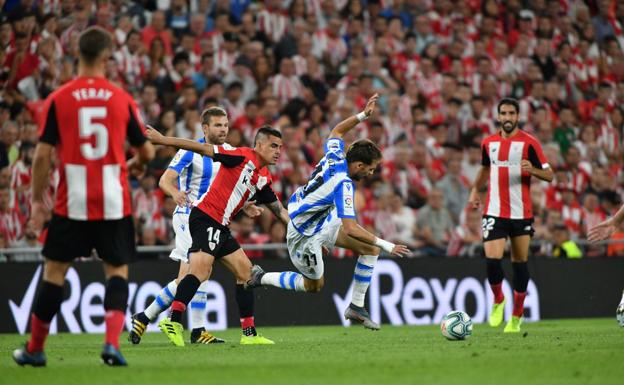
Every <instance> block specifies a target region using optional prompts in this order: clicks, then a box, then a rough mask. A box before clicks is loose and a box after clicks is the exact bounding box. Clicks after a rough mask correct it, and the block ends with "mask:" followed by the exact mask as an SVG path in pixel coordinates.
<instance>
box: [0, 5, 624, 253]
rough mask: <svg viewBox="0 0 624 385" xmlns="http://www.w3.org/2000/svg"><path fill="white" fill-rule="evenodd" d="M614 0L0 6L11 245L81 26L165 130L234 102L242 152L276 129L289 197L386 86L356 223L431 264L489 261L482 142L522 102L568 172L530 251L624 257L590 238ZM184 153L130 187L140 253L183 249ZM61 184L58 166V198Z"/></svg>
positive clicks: (609, 126) (609, 84) (596, 207)
mask: <svg viewBox="0 0 624 385" xmlns="http://www.w3.org/2000/svg"><path fill="white" fill-rule="evenodd" d="M2 3H4V4H2ZM617 3H618V2H617V1H609V0H602V1H575V0H558V1H546V0H532V1H519V0H507V1H496V0H483V1H481V0H455V1H452V0H435V1H433V0H405V1H400V0H367V1H364V0H283V1H282V0H267V1H264V2H259V1H254V2H251V1H248V0H205V1H202V0H190V1H186V0H147V1H134V2H130V1H120V0H99V1H97V0H95V1H94V0H41V1H37V0H29V1H28V0H23V1H10V0H9V1H4V2H3V1H1V0H0V8H1V9H2V16H1V19H0V44H1V45H2V47H1V48H2V49H0V64H1V68H0V85H1V86H2V91H1V93H0V128H1V133H0V248H5V247H23V246H36V245H38V244H39V239H40V234H37V232H36V231H35V229H34V228H33V226H32V224H31V223H30V222H29V221H28V217H29V183H30V165H31V162H32V157H33V152H34V146H35V145H36V142H37V126H38V113H39V111H40V109H41V106H42V102H43V100H44V99H45V98H46V96H47V95H49V94H50V93H51V92H53V91H54V90H55V89H56V88H58V87H59V86H60V85H62V84H63V83H65V82H66V81H68V80H69V79H71V78H72V77H73V76H74V75H75V71H76V61H77V38H78V35H79V33H80V32H81V31H82V30H84V29H85V28H86V27H87V26H89V25H99V26H101V27H103V28H105V29H107V30H109V31H110V32H111V33H112V34H113V36H114V38H115V41H116V44H117V49H116V52H115V53H114V54H113V55H112V57H111V58H110V62H109V66H108V76H109V78H110V79H111V80H113V81H114V82H115V83H116V84H118V85H119V86H121V87H123V88H125V89H126V90H128V91H129V92H130V93H131V94H133V95H134V97H135V99H136V101H137V103H138V104H139V108H140V110H141V113H142V116H143V118H144V120H145V121H146V122H147V123H148V124H151V125H153V126H154V127H156V128H157V129H158V130H160V131H162V132H163V133H167V134H168V135H174V136H178V137H184V138H199V137H200V136H201V135H202V131H201V124H200V114H201V111H202V110H203V109H204V108H206V107H209V106H212V105H220V106H223V107H225V108H226V109H227V111H228V114H229V121H230V132H229V136H228V142H229V143H230V144H231V145H233V146H243V145H250V144H252V143H251V141H252V138H253V136H254V129H255V128H257V127H259V126H260V125H262V124H271V125H273V126H275V127H276V128H279V129H280V130H281V131H282V133H283V135H284V150H283V154H282V157H281V159H280V161H279V163H278V165H277V166H276V167H275V168H274V169H273V170H272V172H273V178H274V190H275V191H277V192H280V198H281V199H282V201H284V202H286V201H287V199H288V197H289V196H290V194H291V193H292V192H293V191H294V189H295V188H296V187H298V186H300V185H302V184H305V181H306V179H307V177H308V175H309V174H310V173H311V170H312V168H313V167H314V165H315V164H316V162H317V161H318V160H319V159H320V158H321V157H322V155H323V154H322V149H323V145H322V143H323V140H324V137H326V136H327V134H328V133H329V130H330V129H331V127H333V126H334V125H335V124H336V123H338V122H339V121H340V120H342V119H344V118H346V117H348V116H350V115H353V114H354V113H356V112H358V111H360V110H361V109H362V108H363V107H364V104H365V102H366V100H367V99H368V98H369V97H370V96H371V95H372V94H373V93H375V92H378V93H379V94H380V95H381V99H380V103H379V106H380V107H379V111H377V113H376V116H375V117H374V118H373V119H371V120H370V121H367V122H366V123H362V124H360V125H359V126H358V128H357V129H356V130H355V132H354V133H353V135H350V137H349V138H348V140H347V141H352V140H355V139H357V138H361V137H368V138H370V139H371V140H373V141H374V142H376V143H377V144H378V145H379V146H380V147H381V148H382V150H383V153H384V162H383V164H382V166H381V167H380V170H379V172H378V173H377V174H376V175H375V177H374V178H373V179H371V180H368V181H364V182H360V183H359V184H358V192H357V194H358V195H357V199H356V206H357V212H358V215H359V219H360V223H363V224H364V225H365V226H367V227H369V228H371V229H374V232H376V233H379V234H380V235H381V236H382V237H383V238H384V239H387V240H389V241H393V242H395V241H396V242H398V243H402V244H406V245H408V246H409V247H410V248H412V249H413V250H414V255H416V256H424V255H430V256H442V255H448V256H465V257H473V256H480V255H481V251H480V247H481V213H480V212H476V211H472V210H469V209H467V201H468V190H469V186H470V184H471V183H472V180H473V178H474V177H475V174H476V172H477V170H478V168H479V166H480V164H481V147H480V143H481V139H482V137H483V136H484V135H489V134H492V133H494V132H495V131H496V130H497V127H496V124H495V121H496V120H495V119H496V105H497V102H498V100H499V99H500V98H501V97H504V96H513V97H515V98H517V99H518V100H520V118H521V125H522V128H523V129H524V130H525V131H527V132H529V133H531V134H533V135H535V136H536V137H538V138H539V140H540V141H541V143H542V146H543V147H544V151H545V153H546V156H547V158H548V160H549V162H550V164H551V165H552V167H553V168H554V170H555V172H556V177H555V181H554V182H553V183H552V184H550V185H548V184H545V183H543V182H539V181H536V180H534V185H533V186H532V188H531V194H532V200H533V205H534V213H535V223H534V228H535V239H536V240H542V241H544V242H541V243H538V244H536V246H535V247H534V250H533V255H542V256H548V257H551V256H559V257H564V256H567V257H570V258H572V257H579V256H581V255H582V256H602V255H609V256H622V255H624V244H618V243H615V244H611V245H609V246H608V247H604V246H592V247H585V246H583V245H581V246H582V247H578V246H577V244H576V242H577V240H579V239H583V238H584V237H585V234H586V232H587V230H588V228H589V227H591V226H592V225H594V224H596V223H598V222H600V221H602V220H604V219H605V218H606V216H608V215H610V214H613V213H614V210H617V208H618V207H619V205H620V203H621V198H622V196H623V195H622V194H624V189H623V187H624V173H623V168H622V166H623V164H622V163H623V162H622V155H623V153H624V148H623V137H622V136H623V129H624V110H623V109H622V107H621V106H623V105H624V51H623V49H622V47H623V46H624V32H623V30H622V28H623V26H624V6H623V5H622V4H619V5H618V4H617ZM174 154H175V151H174V150H173V149H171V148H167V147H161V148H159V149H158V150H157V157H156V159H155V160H154V161H153V162H152V163H151V164H150V167H149V169H148V171H147V173H146V174H145V175H144V176H142V177H141V178H139V179H136V178H135V179H133V181H132V182H133V187H134V193H133V201H134V202H133V203H134V217H135V220H136V224H137V226H136V228H137V239H138V240H139V244H141V245H169V244H171V243H172V240H173V231H172V227H171V215H172V212H173V209H174V206H175V204H174V203H173V201H172V199H171V198H168V197H165V196H163V194H162V192H161V191H160V190H159V189H158V178H159V177H160V175H161V174H162V173H163V172H164V170H165V169H166V167H167V165H168V163H169V161H170V160H171V158H172V157H173V156H174ZM534 179H535V178H534ZM54 185H55V174H53V175H51V177H50V188H49V198H50V200H49V202H50V204H51V202H52V200H51V197H52V196H53V194H54ZM232 228H233V230H234V232H235V233H236V234H237V237H238V240H239V242H241V243H252V244H262V243H281V242H284V239H285V233H286V230H285V227H284V225H283V224H282V223H280V222H279V221H277V220H275V219H274V218H273V216H272V214H270V213H269V212H268V210H265V213H264V214H263V215H262V216H261V217H260V218H259V219H257V220H254V219H251V218H248V217H244V216H242V217H239V218H238V219H237V221H236V222H235V224H234V225H233V227H232ZM614 238H619V239H624V228H623V229H621V231H620V232H618V233H616V234H615V236H614ZM285 252H286V251H285V250H284V251H282V250H277V251H269V252H259V251H249V252H248V255H249V256H250V257H285V256H286V255H285ZM335 256H336V257H344V256H345V255H337V254H336V255H335Z"/></svg>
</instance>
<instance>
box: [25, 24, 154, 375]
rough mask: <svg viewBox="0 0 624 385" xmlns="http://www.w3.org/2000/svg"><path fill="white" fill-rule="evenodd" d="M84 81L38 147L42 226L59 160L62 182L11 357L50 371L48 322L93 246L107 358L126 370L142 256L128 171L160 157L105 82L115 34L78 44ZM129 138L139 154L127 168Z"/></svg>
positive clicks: (68, 93) (50, 107)
mask: <svg viewBox="0 0 624 385" xmlns="http://www.w3.org/2000/svg"><path fill="white" fill-rule="evenodd" d="M78 46H79V52H80V57H79V64H78V77H77V78H76V79H74V80H73V81H71V82H69V83H67V84H65V85H64V86H62V87H61V88H59V89H58V90H56V91H55V92H54V93H52V94H51V95H50V96H49V97H48V99H47V100H46V102H45V108H44V113H43V114H44V115H43V117H44V119H43V123H42V126H41V129H40V131H39V132H40V133H39V144H37V147H36V149H35V157H34V162H33V177H32V189H33V190H32V215H33V219H34V220H35V222H36V223H37V224H38V225H39V226H40V225H41V224H42V222H43V217H44V215H45V208H44V204H43V194H44V190H45V189H46V187H47V186H48V175H49V171H50V168H51V166H52V160H51V158H52V151H53V150H54V149H56V154H57V157H58V160H59V171H60V181H59V186H58V190H57V193H56V202H55V206H54V215H53V216H52V220H51V222H50V225H49V230H48V236H47V238H46V241H45V244H44V246H43V251H42V254H43V255H44V257H45V265H44V270H43V282H42V284H41V286H40V287H39V290H38V293H37V300H36V302H35V304H34V311H33V314H32V316H31V321H30V327H31V336H30V340H29V341H28V342H27V343H26V346H24V347H23V348H21V349H17V350H15V351H14V352H13V359H14V360H15V362H17V363H18V364H19V365H32V366H45V365H46V356H45V354H44V351H43V348H44V343H45V340H46V337H47V335H48V331H49V327H50V322H51V321H52V318H53V317H54V315H55V314H56V313H57V312H58V310H59V308H60V306H61V302H63V285H64V282H65V274H66V273H67V270H68V269H69V267H70V266H71V262H72V261H73V260H74V259H75V258H77V257H83V256H88V255H91V251H92V250H93V249H94V248H95V250H97V254H98V257H99V258H101V259H102V261H103V262H104V274H105V276H106V294H105V296H104V309H105V310H106V315H105V317H104V318H105V322H106V336H105V343H104V348H103V350H102V353H101V358H102V360H103V361H104V363H105V364H107V365H111V366H123V365H126V364H127V363H126V360H125V359H124V357H123V356H122V354H121V352H120V351H119V335H120V334H121V331H122V329H123V326H124V318H125V311H126V306H127V303H128V281H127V279H128V265H127V263H128V262H130V261H132V260H133V259H134V257H135V255H136V248H135V243H134V237H135V232H134V224H133V221H132V207H131V199H130V187H129V186H128V167H129V165H132V166H133V167H137V169H140V168H141V166H144V165H145V164H146V163H147V162H148V161H149V160H150V159H151V158H153V156H154V149H153V147H152V145H151V143H149V142H147V140H146V137H145V128H144V126H143V123H142V121H141V119H140V118H139V116H138V109H137V106H136V105H135V103H134V101H133V100H132V98H131V97H130V95H128V94H127V93H126V92H125V91H123V90H122V89H120V88H118V87H116V86H114V85H113V84H111V83H110V82H109V81H108V80H107V79H106V78H105V70H106V64H107V62H108V58H109V57H110V55H111V54H112V50H113V41H112V37H111V36H110V34H109V33H108V32H106V31H105V30H103V29H101V28H98V27H93V28H89V29H87V30H85V31H84V32H83V33H82V34H81V35H80V38H79V40H78ZM126 139H127V140H128V141H129V142H130V144H131V145H132V146H134V147H135V148H136V149H137V155H136V156H135V158H133V159H132V163H130V162H129V163H128V164H126V159H125V148H124V144H125V142H126Z"/></svg>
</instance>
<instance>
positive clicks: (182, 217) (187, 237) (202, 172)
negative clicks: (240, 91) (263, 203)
mask: <svg viewBox="0 0 624 385" xmlns="http://www.w3.org/2000/svg"><path fill="white" fill-rule="evenodd" d="M201 119H202V130H203V131H204V138H202V139H199V140H198V142H199V143H208V144H214V145H223V146H224V148H227V149H233V147H231V146H229V145H227V144H225V138H226V137H227V133H228V117H227V113H226V112H225V110H224V109H223V108H221V107H210V108H208V109H206V110H205V111H204V112H202V117H201ZM220 167H221V163H219V162H213V160H212V159H211V158H208V157H203V156H201V155H198V154H195V153H193V152H191V151H186V150H180V151H178V153H177V154H176V156H175V157H174V158H173V159H172V160H171V163H170V164H169V167H168V168H167V170H166V171H165V172H164V174H163V175H162V177H161V178H160V183H159V186H160V188H161V189H162V190H163V191H164V192H165V194H167V195H169V196H171V197H173V200H174V201H175V202H176V204H177V207H176V208H175V211H174V213H173V230H174V232H175V248H174V249H173V250H172V251H171V254H170V255H169V258H171V259H173V260H174V261H179V262H180V269H179V272H178V277H177V278H176V279H174V280H173V281H171V282H169V283H168V284H167V285H166V286H165V287H163V289H162V290H161V291H160V293H158V295H157V296H156V298H154V300H153V301H152V303H151V304H150V305H149V306H148V307H147V308H146V309H145V310H144V311H142V312H140V313H137V314H135V315H133V316H132V329H131V330H130V333H129V334H128V341H130V342H132V343H133V344H138V343H140V342H141V337H142V336H143V334H144V333H145V330H146V329H147V325H148V324H149V323H150V322H152V321H154V320H155V319H156V318H157V317H158V315H159V314H160V313H162V312H163V311H165V310H166V309H167V308H169V306H170V305H171V302H172V301H173V298H174V296H175V294H176V291H177V288H178V283H179V282H180V280H181V279H182V278H184V276H185V275H186V274H187V273H188V269H189V264H188V256H187V253H188V249H189V248H190V247H191V233H190V231H189V223H188V219H189V214H190V212H191V208H192V205H193V202H197V201H199V199H200V198H201V197H202V196H203V195H204V194H206V192H207V191H208V189H209V188H210V185H211V184H212V183H213V181H214V180H215V177H216V176H217V173H218V172H219V168H220ZM243 210H245V212H246V214H247V215H249V216H251V217H253V216H255V215H258V214H259V210H258V208H257V207H256V206H254V205H253V204H249V205H246V206H245V207H244V208H243ZM208 284H209V282H208V280H206V281H204V282H202V283H201V285H200V286H199V289H198V290H197V292H196V293H195V296H194V297H193V299H192V300H191V306H190V319H191V330H192V331H191V343H192V344H195V343H200V344H212V343H220V342H224V341H223V340H222V339H220V338H217V337H215V336H213V335H212V334H211V333H210V332H208V331H207V330H206V329H205V328H204V321H205V320H204V317H205V310H206V302H207V289H208ZM239 291H240V292H242V287H237V298H239V297H240V296H241V295H242V296H246V295H247V294H246V293H244V292H242V293H238V292H239Z"/></svg>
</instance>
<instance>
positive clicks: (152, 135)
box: [147, 126, 214, 158]
mask: <svg viewBox="0 0 624 385" xmlns="http://www.w3.org/2000/svg"><path fill="white" fill-rule="evenodd" d="M147 139H149V140H150V142H152V143H154V144H162V145H164V146H171V147H175V148H177V149H182V150H187V151H192V152H194V153H196V154H200V155H203V156H209V157H211V158H212V157H213V156H214V147H213V145H212V144H207V143H199V142H196V141H194V140H189V139H182V138H176V137H173V136H164V135H163V134H161V133H160V132H158V131H157V130H156V129H154V128H153V127H150V126H148V129H147Z"/></svg>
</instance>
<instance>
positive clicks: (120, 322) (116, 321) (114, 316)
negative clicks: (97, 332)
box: [104, 310, 126, 349]
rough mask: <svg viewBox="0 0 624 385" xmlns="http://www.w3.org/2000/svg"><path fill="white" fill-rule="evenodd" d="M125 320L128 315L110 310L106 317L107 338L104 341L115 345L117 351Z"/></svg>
mask: <svg viewBox="0 0 624 385" xmlns="http://www.w3.org/2000/svg"><path fill="white" fill-rule="evenodd" d="M125 318H126V315H125V314H124V312H122V311H120V310H109V311H107V312H106V315H105V316H104V319H105V321H106V338H105V340H104V341H105V342H106V343H107V344H111V345H113V346H114V347H115V349H119V335H120V334H121V331H122V330H123V326H124V319H125Z"/></svg>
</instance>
